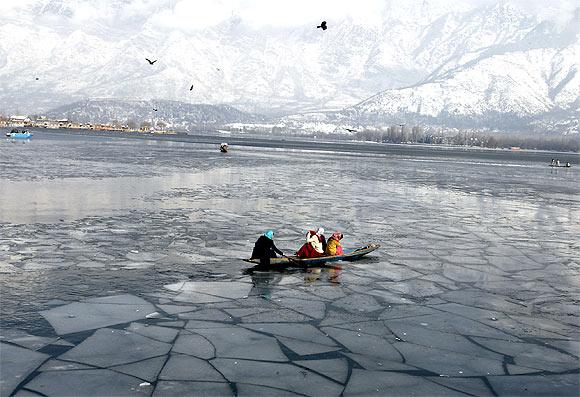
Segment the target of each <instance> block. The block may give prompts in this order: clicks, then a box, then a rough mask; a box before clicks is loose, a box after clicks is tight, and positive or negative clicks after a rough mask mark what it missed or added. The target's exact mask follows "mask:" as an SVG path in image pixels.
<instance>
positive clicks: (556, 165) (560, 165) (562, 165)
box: [548, 163, 572, 168]
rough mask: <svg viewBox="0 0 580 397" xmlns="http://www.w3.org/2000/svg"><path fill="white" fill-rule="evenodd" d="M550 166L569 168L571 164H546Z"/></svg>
mask: <svg viewBox="0 0 580 397" xmlns="http://www.w3.org/2000/svg"><path fill="white" fill-rule="evenodd" d="M548 165H549V166H550V167H556V168H570V167H572V165H571V164H570V163H566V164H548Z"/></svg>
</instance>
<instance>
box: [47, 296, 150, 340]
mask: <svg viewBox="0 0 580 397" xmlns="http://www.w3.org/2000/svg"><path fill="white" fill-rule="evenodd" d="M154 311H155V307H154V306H153V305H152V304H151V303H149V302H147V301H145V300H143V299H141V298H139V297H136V296H133V295H117V296H111V297H105V298H95V299H88V300H85V301H83V302H76V303H70V304H68V305H64V306H60V307H56V308H53V309H49V310H44V311H41V312H40V314H41V315H42V316H43V317H44V318H45V319H46V320H47V321H48V322H49V323H50V325H52V327H53V328H54V329H55V331H56V333H57V334H59V335H63V334H70V333H73V332H79V331H87V330H91V329H96V328H102V327H107V326H110V325H116V324H124V323H128V322H131V321H135V320H140V319H144V318H145V317H146V316H147V314H149V313H152V312H154Z"/></svg>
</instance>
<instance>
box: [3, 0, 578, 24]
mask: <svg viewBox="0 0 580 397" xmlns="http://www.w3.org/2000/svg"><path fill="white" fill-rule="evenodd" d="M498 1H501V2H504V3H509V4H513V5H516V6H517V7H518V8H522V9H523V10H526V11H527V12H529V13H532V14H536V15H538V16H539V17H540V18H542V19H544V18H546V19H551V20H559V21H562V20H564V19H568V18H569V17H570V16H571V13H572V11H573V10H574V9H575V8H578V7H580V0H510V1H505V0H451V1H449V0H291V1H281V0H0V18H8V19H12V20H15V21H17V20H19V19H21V18H26V17H30V16H31V15H32V12H31V10H33V9H34V8H35V7H40V8H42V7H43V6H44V7H46V6H50V7H51V8H52V9H54V8H57V9H58V8H60V7H61V6H63V5H64V7H69V8H70V9H71V10H73V14H72V15H71V16H68V17H54V16H52V17H50V18H52V22H62V23H67V24H71V25H79V26H82V25H83V24H85V23H90V22H91V21H92V22H94V21H95V19H96V20H98V21H99V22H101V23H105V24H119V23H123V24H125V25H126V27H129V28H130V27H132V25H135V27H136V28H138V26H139V25H140V24H142V23H143V22H144V21H147V22H148V23H151V24H153V25H154V26H155V25H156V26H159V27H160V28H166V29H181V30H196V29H203V28H206V27H208V26H213V25H216V24H219V23H220V22H222V21H224V20H227V19H228V18H231V17H232V16H236V17H239V18H241V19H242V20H243V21H244V23H245V24H247V25H248V26H250V27H255V28H260V27H263V26H273V27H287V26H298V25H304V24H309V23H314V22H317V21H320V20H322V19H325V20H327V21H329V23H330V21H336V20H340V19H343V18H351V19H352V20H353V22H355V23H364V24H377V23H380V22H381V21H382V20H383V19H384V18H385V16H384V13H385V12H392V11H393V10H395V11H396V9H397V8H400V7H406V8H412V7H415V8H417V9H420V8H421V6H422V5H423V4H429V6H430V8H431V9H438V8H442V9H447V10H449V11H453V10H465V9H466V8H473V7H474V6H478V5H489V4H494V3H497V2H498ZM385 10H390V11H385ZM46 18H49V17H46ZM59 18H60V19H61V20H60V21H58V19H59ZM55 19H56V20H55ZM38 22H39V23H42V21H38ZM47 22H50V21H47Z"/></svg>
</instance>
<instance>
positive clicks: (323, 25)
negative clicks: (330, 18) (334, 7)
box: [316, 21, 327, 30]
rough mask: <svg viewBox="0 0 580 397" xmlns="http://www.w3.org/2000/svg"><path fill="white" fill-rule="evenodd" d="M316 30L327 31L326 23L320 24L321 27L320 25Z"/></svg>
mask: <svg viewBox="0 0 580 397" xmlns="http://www.w3.org/2000/svg"><path fill="white" fill-rule="evenodd" d="M316 28H317V29H318V28H322V30H326V29H327V26H326V21H322V22H320V25H318V26H317V27H316Z"/></svg>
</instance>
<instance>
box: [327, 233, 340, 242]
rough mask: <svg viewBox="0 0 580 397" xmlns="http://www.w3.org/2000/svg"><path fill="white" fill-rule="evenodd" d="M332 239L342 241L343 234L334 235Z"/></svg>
mask: <svg viewBox="0 0 580 397" xmlns="http://www.w3.org/2000/svg"><path fill="white" fill-rule="evenodd" d="M330 238H333V239H335V240H336V241H340V240H342V233H339V232H335V233H332V237H330Z"/></svg>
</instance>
